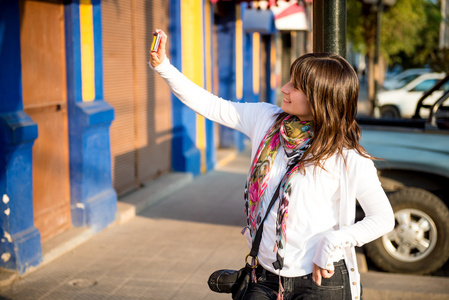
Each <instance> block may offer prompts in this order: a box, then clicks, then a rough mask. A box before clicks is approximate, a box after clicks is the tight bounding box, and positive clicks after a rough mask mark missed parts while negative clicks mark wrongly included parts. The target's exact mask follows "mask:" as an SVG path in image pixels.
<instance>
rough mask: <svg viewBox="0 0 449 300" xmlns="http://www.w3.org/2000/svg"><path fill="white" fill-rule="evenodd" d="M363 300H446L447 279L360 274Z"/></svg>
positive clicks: (387, 274) (448, 297)
mask: <svg viewBox="0 0 449 300" xmlns="http://www.w3.org/2000/svg"><path fill="white" fill-rule="evenodd" d="M361 277H362V278H361V282H362V285H363V296H362V297H363V300H371V299H372V300H374V299H375V300H383V299H385V300H387V299H388V300H390V299H401V300H416V299H426V300H443V299H444V300H447V299H449V278H447V277H436V276H419V275H404V274H392V273H381V272H367V273H361Z"/></svg>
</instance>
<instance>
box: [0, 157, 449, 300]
mask: <svg viewBox="0 0 449 300" xmlns="http://www.w3.org/2000/svg"><path fill="white" fill-rule="evenodd" d="M248 166H249V154H248V153H243V154H239V155H236V156H235V158H234V159H233V160H232V161H230V162H229V163H228V164H225V165H223V166H220V167H219V168H218V169H217V170H215V171H213V172H210V173H208V174H205V175H202V176H199V177H197V178H195V179H193V180H192V179H191V180H189V179H186V178H184V179H183V180H187V181H184V183H182V184H183V185H184V187H183V188H181V189H177V190H176V189H173V190H172V191H171V192H170V193H169V192H167V194H166V195H164V196H163V197H162V196H161V197H160V199H157V201H156V200H154V199H152V197H151V195H152V192H149V190H150V189H155V186H154V185H153V186H151V187H148V188H146V189H143V190H142V191H140V192H139V193H137V194H136V193H135V194H132V195H130V196H128V197H126V198H125V199H122V201H120V207H121V209H120V214H119V216H118V218H117V219H118V220H119V221H120V222H121V223H117V224H115V225H113V226H111V227H109V228H107V229H105V230H104V231H102V232H100V233H99V234H97V235H95V236H93V237H94V238H89V239H88V240H87V241H84V242H83V243H82V244H81V245H79V246H78V247H76V248H73V247H72V249H71V250H70V251H69V252H68V253H66V254H64V255H62V256H59V258H56V259H53V261H51V262H49V263H47V264H45V265H44V266H42V267H40V268H38V270H36V271H34V272H32V273H30V274H29V275H27V276H25V277H24V278H21V279H20V280H18V281H17V282H16V283H14V284H12V285H11V286H9V287H7V288H3V289H2V290H0V299H11V300H19V299H20V300H31V299H33V300H40V299H49V300H66V299H67V300H71V299H86V300H87V299H88V300H96V299H227V300H229V299H231V297H230V295H227V294H216V293H213V292H211V291H210V290H209V288H208V286H207V284H206V281H207V279H208V277H209V275H210V273H212V272H213V271H215V270H217V269H221V268H229V269H232V268H234V269H238V268H240V267H242V266H243V264H244V257H245V255H246V254H247V252H248V249H247V246H246V241H245V239H244V238H243V236H242V235H241V234H240V230H241V228H242V227H243V225H244V223H245V217H244V214H243V199H242V198H243V197H242V194H243V184H244V182H245V178H246V174H247V170H248ZM166 178H167V177H166ZM186 183H187V184H186ZM158 184H159V185H158V186H159V187H158V188H157V189H163V185H164V184H165V185H168V183H167V182H165V183H164V181H159V183H158ZM172 184H173V183H172ZM139 197H141V199H140V201H139ZM142 203H146V204H142ZM144 207H147V208H146V209H145V210H143V211H140V210H142V209H143V208H144ZM133 211H134V212H137V214H136V215H135V216H133ZM67 244H70V242H67ZM67 247H69V245H68V246H67ZM54 255H56V254H54ZM362 284H363V286H364V297H363V299H364V300H370V299H448V298H449V278H440V277H438V278H436V277H425V276H408V275H397V274H385V273H375V272H367V273H364V274H362Z"/></svg>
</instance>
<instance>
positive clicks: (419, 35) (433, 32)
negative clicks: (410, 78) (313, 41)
mask: <svg viewBox="0 0 449 300" xmlns="http://www.w3.org/2000/svg"><path fill="white" fill-rule="evenodd" d="M347 8H348V12H347V15H348V17H347V20H348V23H347V26H348V29H347V32H348V38H349V39H350V40H351V41H352V42H353V44H354V45H355V47H356V49H357V50H359V51H361V52H362V53H366V52H368V51H369V49H370V47H374V45H373V37H372V35H373V34H375V21H374V22H373V16H374V18H375V7H373V6H370V5H367V4H364V3H363V0H347ZM441 19H442V18H441V13H440V8H439V5H438V4H437V3H435V2H434V1H431V0H397V1H396V3H395V4H394V5H393V6H391V7H389V8H387V9H386V10H385V11H384V12H383V14H382V22H381V24H382V26H381V40H380V41H381V54H382V55H383V56H384V57H385V58H386V59H387V60H388V61H389V62H390V63H392V64H400V65H402V66H403V67H405V68H408V67H413V66H423V65H426V64H430V63H431V57H432V56H435V55H434V53H435V52H436V51H437V49H438V38H439V28H440V23H441ZM370 20H371V21H370ZM373 26H374V28H371V27H373Z"/></svg>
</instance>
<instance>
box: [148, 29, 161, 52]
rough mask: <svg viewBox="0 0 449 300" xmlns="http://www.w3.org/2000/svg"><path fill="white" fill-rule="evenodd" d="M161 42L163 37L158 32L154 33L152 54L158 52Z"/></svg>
mask: <svg viewBox="0 0 449 300" xmlns="http://www.w3.org/2000/svg"><path fill="white" fill-rule="evenodd" d="M160 42H161V35H160V34H159V33H157V32H153V43H152V44H151V49H150V51H151V52H157V50H158V49H159V44H160Z"/></svg>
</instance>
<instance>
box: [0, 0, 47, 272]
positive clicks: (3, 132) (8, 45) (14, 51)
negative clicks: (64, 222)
mask: <svg viewBox="0 0 449 300" xmlns="http://www.w3.org/2000/svg"><path fill="white" fill-rule="evenodd" d="M0 66H1V68H0V235H1V239H0V250H1V251H0V252H1V253H2V255H3V257H2V259H1V260H0V267H2V268H7V269H11V270H16V271H18V272H19V273H21V274H22V273H25V272H26V270H27V269H28V268H29V267H32V266H36V265H38V264H39V263H40V262H41V260H42V251H41V244H40V234H39V231H38V230H37V229H36V228H35V227H34V224H33V170H32V146H33V143H34V140H35V139H36V138H37V125H36V123H34V122H33V121H32V120H31V119H30V117H29V116H28V115H27V114H25V113H24V112H23V102H22V72H21V58H20V14H19V4H18V1H6V0H0Z"/></svg>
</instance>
